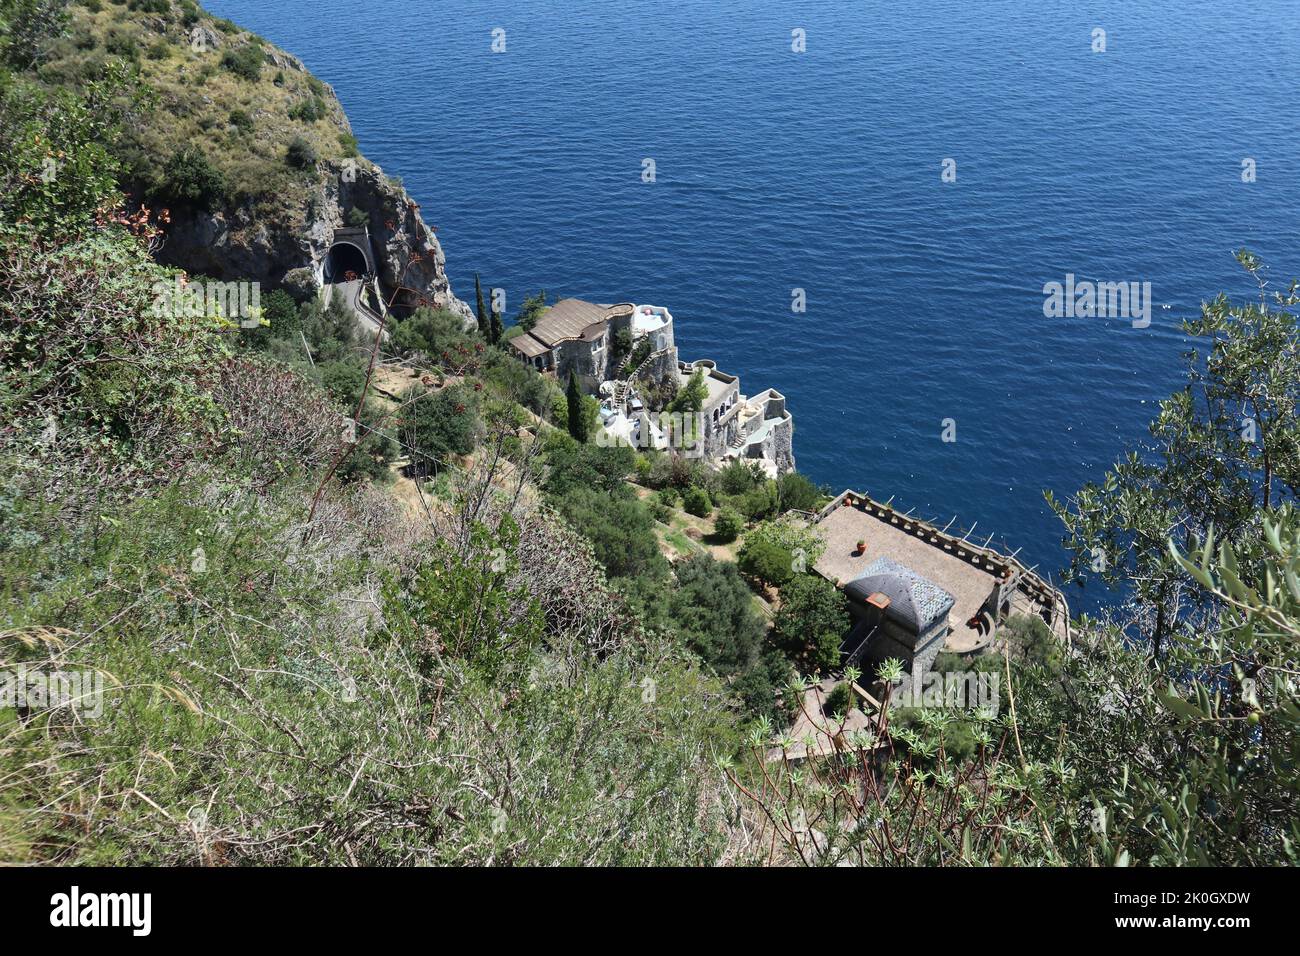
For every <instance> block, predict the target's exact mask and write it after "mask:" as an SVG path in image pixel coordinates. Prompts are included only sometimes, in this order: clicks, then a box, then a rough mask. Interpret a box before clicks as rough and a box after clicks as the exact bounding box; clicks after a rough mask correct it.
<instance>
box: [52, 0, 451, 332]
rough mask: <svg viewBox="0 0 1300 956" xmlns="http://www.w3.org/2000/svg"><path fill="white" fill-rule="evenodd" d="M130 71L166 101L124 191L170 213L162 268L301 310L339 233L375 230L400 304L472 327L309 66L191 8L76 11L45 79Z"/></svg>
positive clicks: (436, 247)
mask: <svg viewBox="0 0 1300 956" xmlns="http://www.w3.org/2000/svg"><path fill="white" fill-rule="evenodd" d="M122 57H126V58H128V59H131V60H132V63H133V66H134V68H135V69H136V70H137V71H138V73H139V76H140V78H141V80H142V82H143V84H144V85H145V86H146V87H147V88H148V90H149V91H150V92H151V94H152V95H153V96H154V97H156V102H155V104H154V106H153V107H152V108H150V109H148V110H143V111H142V112H141V113H140V115H139V116H138V118H137V121H136V122H135V123H134V125H133V126H132V128H131V130H130V135H129V137H128V139H129V142H128V143H127V144H126V147H125V150H124V154H123V157H122V159H123V167H124V173H125V178H126V182H125V183H124V185H125V186H126V188H127V191H128V192H130V193H131V194H133V195H135V196H137V197H139V198H140V200H141V201H142V202H144V203H147V204H148V205H150V206H152V207H154V208H160V207H166V208H168V209H169V210H170V216H171V222H170V224H169V226H168V227H167V237H166V243H165V245H164V246H163V248H162V250H161V252H160V254H159V258H160V259H161V260H162V261H163V262H165V263H167V264H169V265H174V266H177V267H179V268H182V269H184V270H185V271H187V272H189V273H192V274H196V275H205V276H210V277H212V278H214V279H222V280H225V281H240V280H243V281H256V282H260V283H262V285H263V286H264V287H265V288H267V289H274V288H279V287H287V288H288V289H289V290H290V291H291V292H293V293H294V294H295V295H296V296H298V297H300V298H302V297H305V296H307V295H310V294H311V293H312V292H313V291H314V290H313V289H312V286H313V284H314V285H315V286H316V287H317V288H319V281H320V275H321V272H322V265H323V262H324V260H325V257H326V256H327V254H328V252H329V249H330V247H331V245H332V244H333V239H334V231H335V229H337V228H339V227H341V226H355V225H357V224H358V223H359V222H361V221H364V222H365V223H366V224H367V225H368V226H369V232H370V238H371V245H372V247H373V249H372V252H373V256H374V260H375V266H376V270H377V272H378V274H379V278H380V281H381V283H382V285H383V286H384V287H385V291H386V292H387V293H389V295H391V294H392V293H394V292H396V293H397V300H396V301H397V302H398V303H399V304H401V305H403V306H406V307H412V306H415V305H419V304H422V303H427V304H432V305H436V306H440V307H443V308H447V309H451V310H453V311H455V312H458V313H460V314H461V315H463V316H464V317H466V319H467V320H468V319H469V318H470V316H471V312H470V309H469V308H468V306H466V305H465V304H464V303H463V302H461V301H460V300H459V299H457V298H456V297H455V295H453V293H452V291H451V288H450V285H449V284H448V281H447V275H446V272H445V271H444V263H445V259H444V256H443V252H442V247H441V245H440V244H439V242H438V239H437V237H436V236H435V235H434V234H433V232H432V231H431V230H430V229H429V227H428V226H427V224H426V223H425V222H424V220H423V219H422V218H421V216H420V211H419V206H418V205H416V203H415V202H414V201H413V200H412V198H411V197H410V196H409V195H408V194H407V193H406V191H405V190H404V189H403V188H402V187H401V186H400V185H398V184H397V183H396V182H395V181H392V180H389V179H388V178H387V177H386V176H385V175H384V173H383V171H382V170H381V169H379V168H378V167H377V166H375V165H374V164H373V163H371V162H369V161H368V160H366V159H364V158H363V157H360V156H358V155H357V151H356V146H357V143H356V139H355V138H354V137H353V135H352V128H351V124H350V123H349V122H348V118H347V116H346V114H345V113H344V111H343V107H342V104H340V103H339V100H338V97H337V96H336V95H335V93H334V91H333V89H331V88H330V87H329V86H328V85H327V84H325V83H323V82H321V81H320V80H319V79H317V78H316V77H315V76H313V75H312V74H311V72H310V71H308V70H307V68H306V66H305V65H304V64H303V62H302V61H301V60H299V59H298V58H297V57H296V56H294V55H293V54H291V53H287V52H285V51H284V50H281V49H279V48H278V47H276V46H274V45H273V44H271V43H269V42H267V41H266V40H264V39H262V38H261V37H258V36H255V35H254V34H252V33H249V32H248V31H246V30H243V29H241V28H240V27H239V26H238V25H236V24H234V23H231V22H230V21H228V20H223V19H219V18H214V17H212V16H211V15H209V14H207V13H206V12H204V11H202V10H201V9H199V8H198V7H197V6H195V5H193V4H173V5H171V6H169V7H168V8H167V9H166V10H165V11H163V12H159V10H158V8H157V7H156V5H152V4H141V5H138V6H137V5H136V4H131V5H130V6H125V7H124V6H123V5H122V4H120V3H119V4H102V5H82V4H78V5H75V6H73V7H71V8H70V19H69V24H68V29H67V32H66V36H65V37H63V38H62V39H61V40H60V41H59V43H58V44H56V45H55V47H54V49H53V51H52V55H51V57H50V62H49V63H47V64H46V67H45V70H46V73H47V74H48V77H49V78H50V79H51V80H54V81H62V82H65V83H68V84H69V85H71V84H74V83H76V82H78V81H79V79H78V78H79V77H81V76H82V75H83V73H84V72H85V71H86V70H87V68H88V67H89V66H91V65H93V64H95V63H98V62H99V61H101V60H102V61H104V62H105V63H107V62H108V61H110V60H112V59H115V58H122ZM194 153H198V154H201V155H200V156H199V158H198V160H197V161H196V160H195V159H194V158H193V155H192V154H194ZM186 154H189V158H184V157H185V156H186ZM196 183H199V184H202V185H203V187H204V191H205V193H204V194H205V199H204V200H203V201H194V199H193V187H194V186H195V184H196Z"/></svg>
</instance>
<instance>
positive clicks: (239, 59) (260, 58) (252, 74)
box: [217, 22, 266, 82]
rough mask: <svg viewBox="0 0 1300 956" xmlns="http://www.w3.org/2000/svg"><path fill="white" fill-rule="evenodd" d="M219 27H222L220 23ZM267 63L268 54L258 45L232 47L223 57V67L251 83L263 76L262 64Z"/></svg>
mask: <svg viewBox="0 0 1300 956" xmlns="http://www.w3.org/2000/svg"><path fill="white" fill-rule="evenodd" d="M217 25H218V26H220V22H218V24H217ZM265 62H266V53H265V52H264V51H263V50H262V47H261V46H260V45H259V44H257V43H245V44H244V45H243V46H238V47H231V48H229V49H227V50H226V52H225V53H223V54H222V55H221V65H222V67H224V68H225V69H227V70H229V71H230V72H231V73H233V74H235V75H236V76H238V77H241V78H242V79H245V80H248V81H250V82H252V81H254V80H256V79H257V78H258V77H259V76H261V75H262V64H264V63H265Z"/></svg>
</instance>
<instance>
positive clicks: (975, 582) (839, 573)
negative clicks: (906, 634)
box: [814, 506, 997, 654]
mask: <svg viewBox="0 0 1300 956" xmlns="http://www.w3.org/2000/svg"><path fill="white" fill-rule="evenodd" d="M814 527H815V528H817V529H818V530H819V531H821V533H822V536H823V538H824V540H825V541H826V551H825V553H824V554H823V555H822V556H821V558H820V559H819V560H818V561H817V564H816V569H817V571H818V573H820V574H821V575H822V576H823V577H825V578H829V579H831V580H833V581H838V582H839V583H840V584H841V585H844V584H848V583H849V582H850V581H852V580H853V579H854V578H856V577H858V576H859V575H861V574H862V572H863V571H865V570H866V569H867V566H868V565H870V564H871V562H873V561H875V560H876V559H877V558H892V559H893V560H895V561H897V562H898V563H899V564H903V565H906V566H907V567H909V568H911V569H912V570H913V571H915V572H916V573H917V574H919V575H921V576H922V577H924V578H928V579H929V580H931V581H933V582H934V583H935V584H937V585H939V587H941V588H943V589H944V590H945V591H947V592H948V593H949V594H951V595H952V596H953V600H954V601H955V602H956V603H955V604H954V605H953V609H952V611H951V612H950V613H949V620H950V621H951V623H952V631H951V632H950V633H949V635H948V640H947V641H946V642H945V645H944V646H945V647H946V648H947V649H948V650H950V651H956V652H958V653H962V654H965V653H970V652H971V651H975V650H979V649H980V648H982V647H987V646H988V645H989V644H991V643H992V642H993V640H994V638H995V636H996V634H997V629H996V628H995V629H994V630H993V632H991V633H989V634H983V635H982V634H980V632H979V631H977V630H976V629H975V628H972V627H967V626H966V622H967V621H969V620H970V619H971V618H973V617H974V616H975V615H976V614H977V613H979V610H980V608H981V607H983V606H984V602H985V601H986V600H988V597H989V595H990V594H992V593H993V588H994V586H995V585H996V584H997V578H995V577H994V575H993V574H992V573H991V572H989V571H985V570H982V569H981V568H977V567H975V566H974V565H972V564H969V563H967V562H966V561H965V560H963V559H962V558H959V557H957V556H956V555H955V554H952V553H950V552H949V551H947V550H945V549H944V547H943V545H942V544H934V543H931V542H930V541H929V540H927V539H925V538H921V537H918V536H917V535H916V534H913V533H911V532H908V531H905V530H903V528H901V527H899V526H897V525H895V524H891V523H890V522H888V521H886V520H883V519H882V518H879V517H877V516H875V515H874V514H871V513H869V512H867V511H864V510H862V509H859V508H857V507H851V506H850V507H837V508H836V509H835V510H834V511H832V512H831V513H830V514H828V515H827V516H826V517H825V518H823V519H822V520H821V522H820V523H818V524H816V525H814ZM858 541H865V542H866V543H867V548H866V551H865V553H863V554H862V555H861V556H858V554H857V553H856V552H857V548H858Z"/></svg>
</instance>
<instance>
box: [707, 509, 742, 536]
mask: <svg viewBox="0 0 1300 956" xmlns="http://www.w3.org/2000/svg"><path fill="white" fill-rule="evenodd" d="M744 530H745V519H744V518H742V517H741V516H740V514H739V513H738V512H736V511H735V510H733V509H731V508H723V509H721V510H720V511H719V512H718V517H717V518H715V519H714V522H713V533H714V534H715V535H717V537H718V540H720V541H724V542H727V541H735V540H736V538H738V537H739V536H740V532H742V531H744Z"/></svg>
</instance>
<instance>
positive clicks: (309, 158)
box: [284, 136, 320, 169]
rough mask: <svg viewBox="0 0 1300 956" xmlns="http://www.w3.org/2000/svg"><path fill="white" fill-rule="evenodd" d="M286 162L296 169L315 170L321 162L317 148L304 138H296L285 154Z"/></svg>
mask: <svg viewBox="0 0 1300 956" xmlns="http://www.w3.org/2000/svg"><path fill="white" fill-rule="evenodd" d="M284 158H285V161H286V162H288V164H289V165H290V166H293V167H294V168H295V169H314V168H315V167H316V164H317V163H318V162H320V156H319V155H318V154H317V153H316V147H315V146H313V145H312V144H311V143H310V142H309V141H308V140H307V139H305V138H304V137H302V136H295V137H294V138H293V141H292V142H290V143H289V148H288V151H287V152H286V153H285V157H284Z"/></svg>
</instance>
